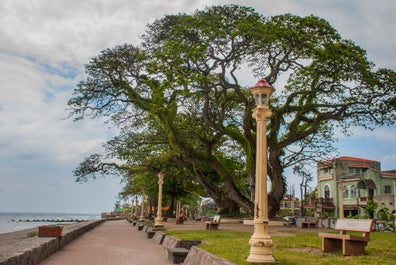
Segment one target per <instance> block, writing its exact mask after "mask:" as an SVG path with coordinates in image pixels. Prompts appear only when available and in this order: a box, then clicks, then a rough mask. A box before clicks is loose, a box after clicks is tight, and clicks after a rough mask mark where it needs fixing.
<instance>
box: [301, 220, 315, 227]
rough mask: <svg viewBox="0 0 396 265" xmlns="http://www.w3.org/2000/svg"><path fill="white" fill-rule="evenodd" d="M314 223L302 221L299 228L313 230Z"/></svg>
mask: <svg viewBox="0 0 396 265" xmlns="http://www.w3.org/2000/svg"><path fill="white" fill-rule="evenodd" d="M315 227H316V222H315V221H303V222H301V228H315Z"/></svg>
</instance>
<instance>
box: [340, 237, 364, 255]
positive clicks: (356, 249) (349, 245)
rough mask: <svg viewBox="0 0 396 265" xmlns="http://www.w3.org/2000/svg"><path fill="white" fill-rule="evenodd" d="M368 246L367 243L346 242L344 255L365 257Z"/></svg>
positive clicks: (343, 249)
mask: <svg viewBox="0 0 396 265" xmlns="http://www.w3.org/2000/svg"><path fill="white" fill-rule="evenodd" d="M366 245H367V242H362V241H352V240H344V243H343V247H342V254H344V255H345V256H351V255H354V256H357V255H364V254H365V247H366Z"/></svg>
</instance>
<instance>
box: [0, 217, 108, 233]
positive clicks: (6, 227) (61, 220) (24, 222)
mask: <svg viewBox="0 0 396 265" xmlns="http://www.w3.org/2000/svg"><path fill="white" fill-rule="evenodd" d="M99 218H100V214H74V213H3V212H0V234H3V233H8V232H14V231H19V230H24V229H29V228H35V227H38V226H40V225H55V224H67V223H71V222H77V221H86V220H94V219H99Z"/></svg>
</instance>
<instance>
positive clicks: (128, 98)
mask: <svg viewBox="0 0 396 265" xmlns="http://www.w3.org/2000/svg"><path fill="white" fill-rule="evenodd" d="M86 76H87V77H86V78H85V79H84V80H82V81H81V82H80V83H79V85H78V87H77V88H76V89H75V91H74V94H73V96H72V98H71V99H70V100H69V102H68V106H69V107H70V111H71V116H73V117H74V118H75V120H79V119H82V118H84V117H91V118H96V117H103V116H105V117H108V118H109V120H110V121H111V122H112V123H113V124H114V126H118V127H119V128H121V130H120V131H121V133H120V136H118V137H116V138H115V139H113V140H111V141H109V142H108V143H107V144H106V155H93V157H91V158H87V159H86V160H85V161H83V162H82V163H81V164H80V166H79V167H78V168H77V169H76V170H75V172H74V173H75V175H76V177H77V180H78V181H82V180H86V179H87V178H88V177H95V176H96V174H98V173H99V174H102V173H105V174H107V173H109V171H106V170H117V171H119V172H121V173H122V175H124V176H127V175H129V176H131V175H130V174H131V172H132V175H133V174H135V173H136V172H152V173H153V174H154V173H155V174H156V173H157V172H159V171H160V170H162V171H165V172H170V173H171V174H174V176H175V177H176V178H177V179H178V181H181V182H183V183H185V184H186V183H187V182H188V183H190V184H192V185H190V187H189V185H185V186H184V187H185V188H192V187H194V189H197V187H196V186H195V185H197V184H199V186H200V189H201V191H200V192H202V193H205V194H207V195H209V196H210V197H212V198H213V199H214V200H215V202H216V203H217V205H218V206H219V207H220V208H222V209H228V210H230V209H232V208H234V209H236V208H239V207H240V208H243V209H244V210H245V211H246V212H248V213H250V214H252V213H253V203H252V200H253V196H254V176H255V162H254V159H255V149H256V146H255V145H256V142H255V131H256V130H255V121H254V119H253V118H252V109H253V108H254V107H255V106H254V101H253V98H252V96H251V95H250V93H249V92H248V89H247V88H249V86H250V87H251V86H253V84H254V83H255V81H257V79H258V78H259V77H264V78H265V79H266V80H267V81H268V82H269V83H270V84H271V85H272V86H273V87H274V88H275V89H276V92H275V94H274V95H273V96H272V98H271V102H270V108H271V109H272V112H273V115H272V117H271V118H270V120H269V122H268V127H267V139H268V140H267V142H268V175H269V178H270V180H271V182H272V189H271V192H270V193H269V204H270V209H269V210H270V211H269V215H270V216H273V215H274V214H275V213H276V212H277V211H278V210H279V203H280V200H281V199H282V197H283V195H284V193H285V190H286V185H287V180H286V179H285V177H284V175H283V172H284V170H285V169H286V168H288V167H292V166H295V165H297V164H299V163H313V162H315V161H317V160H318V159H324V158H328V155H329V154H331V153H332V151H333V150H334V147H333V145H332V143H333V141H334V138H333V137H334V132H335V130H342V131H343V132H345V133H349V132H350V130H349V129H350V128H352V127H355V126H359V127H362V128H365V129H374V128H375V127H377V126H383V125H394V122H395V109H396V99H395V81H396V75H395V72H394V71H393V70H391V69H382V68H380V69H376V68H375V65H374V63H372V62H370V61H369V60H368V59H367V56H366V52H365V50H364V49H362V48H361V47H359V46H357V45H356V44H355V43H353V42H352V41H350V40H345V39H342V38H341V36H340V35H339V33H338V32H337V31H336V30H335V29H334V28H333V27H332V26H331V25H330V24H329V23H328V22H327V21H325V20H324V19H321V18H319V17H316V16H307V17H299V16H296V15H293V14H284V15H278V16H273V17H264V16H262V15H260V14H259V13H257V12H255V11H254V10H253V9H252V8H249V7H244V6H237V5H226V6H212V7H208V8H206V9H204V10H197V11H196V12H195V13H193V14H178V15H169V16H165V17H164V18H162V19H158V20H156V21H155V22H154V23H152V24H151V25H148V26H147V30H146V32H145V34H144V35H143V36H142V42H141V43H140V44H139V45H133V44H123V45H119V46H116V47H114V48H109V49H106V50H104V51H102V52H101V53H100V54H99V55H98V56H96V57H94V58H92V59H91V61H90V62H89V63H88V64H87V65H86ZM108 161H118V162H117V163H115V162H108Z"/></svg>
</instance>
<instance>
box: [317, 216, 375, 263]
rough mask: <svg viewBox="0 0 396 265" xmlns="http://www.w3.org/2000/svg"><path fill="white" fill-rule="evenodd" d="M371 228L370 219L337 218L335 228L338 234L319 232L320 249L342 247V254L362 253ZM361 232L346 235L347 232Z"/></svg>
mask: <svg viewBox="0 0 396 265" xmlns="http://www.w3.org/2000/svg"><path fill="white" fill-rule="evenodd" d="M372 228H373V220H371V219H338V220H337V223H336V226H335V229H336V230H339V231H340V233H339V234H328V233H319V237H321V238H322V251H323V252H328V251H335V250H337V249H342V254H344V255H345V256H349V255H364V254H365V247H366V246H367V243H368V242H369V241H370V232H371V231H372ZM350 231H354V232H362V233H363V234H362V235H361V236H357V235H348V234H347V232H350Z"/></svg>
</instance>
